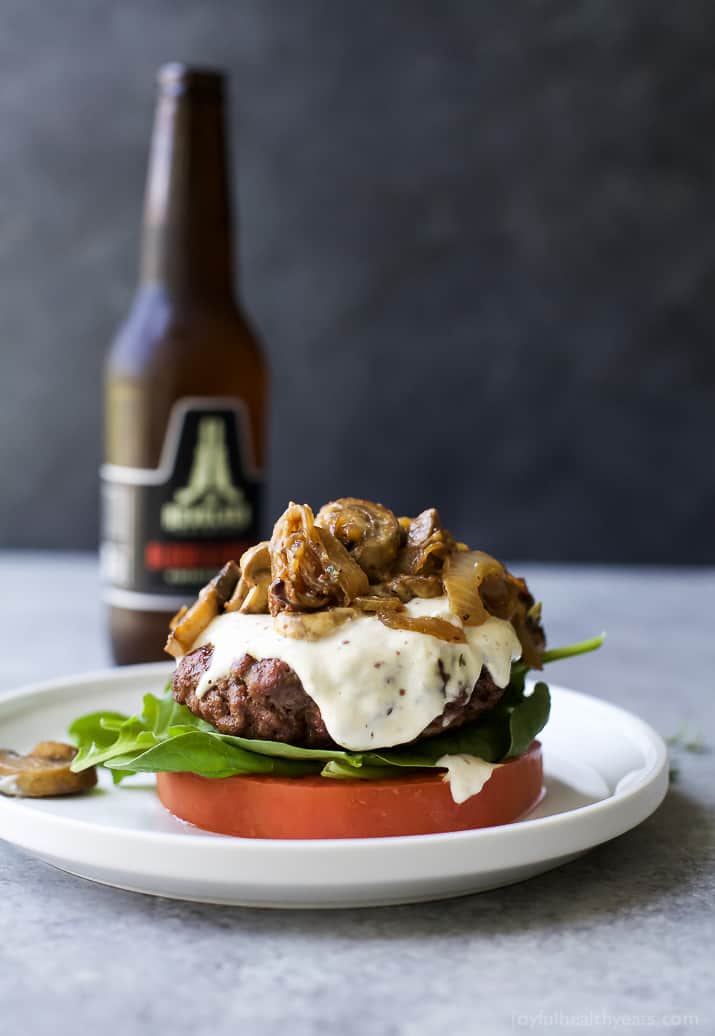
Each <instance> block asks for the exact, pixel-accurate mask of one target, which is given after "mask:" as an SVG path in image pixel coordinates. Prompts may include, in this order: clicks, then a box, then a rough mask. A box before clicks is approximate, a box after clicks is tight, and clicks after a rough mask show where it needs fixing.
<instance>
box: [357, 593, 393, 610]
mask: <svg viewBox="0 0 715 1036" xmlns="http://www.w3.org/2000/svg"><path fill="white" fill-rule="evenodd" d="M353 605H354V606H355V607H356V608H359V609H360V611H362V612H380V611H391V612H399V611H402V601H401V600H400V598H399V597H392V596H388V595H386V594H364V595H363V596H361V597H356V598H355V600H354V601H353Z"/></svg>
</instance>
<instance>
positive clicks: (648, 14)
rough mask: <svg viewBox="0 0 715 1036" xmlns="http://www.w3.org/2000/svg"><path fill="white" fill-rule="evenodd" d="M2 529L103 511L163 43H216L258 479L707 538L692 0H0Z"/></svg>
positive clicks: (713, 313)
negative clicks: (263, 442)
mask: <svg viewBox="0 0 715 1036" xmlns="http://www.w3.org/2000/svg"><path fill="white" fill-rule="evenodd" d="M0 25H1V31H0V348H1V349H2V371H1V379H0V479H1V480H2V487H3V491H2V504H0V544H3V545H6V546H7V545H22V546H25V545H29V546H32V545H42V546H90V545H92V544H94V542H95V537H96V486H95V483H96V467H97V463H98V460H99V456H100V406H101V404H100V378H101V365H102V360H103V354H104V352H105V349H106V346H107V343H108V341H109V339H110V337H111V334H112V332H113V329H114V327H115V326H116V324H117V323H118V322H119V321H120V320H121V318H122V316H123V314H124V313H125V312H126V310H127V307H128V306H129V303H130V298H131V294H132V289H133V284H134V278H135V270H136V250H137V241H138V228H139V218H140V205H141V194H142V189H143V178H144V171H145V161H146V152H147V145H148V138H149V132H150V125H151V116H152V106H153V75H154V70H155V67H156V66H157V65H158V64H160V63H161V62H162V61H164V60H167V59H173V58H176V59H183V60H189V61H195V62H204V63H218V64H221V65H224V66H226V67H227V68H229V69H230V71H231V73H232V82H233V102H234V104H233V122H234V151H235V155H236V163H235V164H236V173H237V175H236V184H237V190H238V194H239V202H240V209H241V253H242V259H243V270H242V277H241V280H242V290H243V294H244V297H245V299H246V300H247V304H248V308H249V310H250V311H251V313H252V314H253V317H254V319H255V321H256V323H257V324H258V325H259V327H260V328H261V330H262V332H263V335H264V337H265V340H266V342H267V343H268V348H269V352H270V357H271V361H272V364H273V367H274V372H275V384H274V409H273V433H274V434H273V442H274V448H273V466H272V471H271V501H272V509H273V510H274V511H275V510H278V509H279V508H280V507H281V506H282V505H283V503H284V502H285V501H286V499H287V498H288V497H289V496H292V497H295V498H297V499H300V500H303V499H307V500H310V501H312V502H314V503H316V504H319V503H320V502H321V501H323V500H324V499H326V498H327V497H330V496H332V495H336V494H344V493H351V494H360V495H367V496H376V497H379V498H382V499H383V500H384V501H385V502H387V503H390V504H392V505H393V506H394V507H395V508H397V509H398V510H400V511H406V512H409V511H415V510H416V509H419V508H421V507H422V506H424V505H425V504H428V503H432V502H436V503H438V504H440V505H441V508H442V511H443V513H444V515H445V518H446V519H448V521H449V522H450V523H451V524H452V525H453V526H454V528H455V530H456V531H457V532H458V533H459V534H461V535H462V536H464V537H469V538H471V539H472V540H474V541H476V542H477V543H478V545H480V546H484V547H485V548H487V549H491V550H493V551H494V552H496V553H503V554H507V555H511V556H515V555H519V556H521V557H538V558H582V559H598V558H602V559H613V560H634V561H645V560H666V561H674V560H685V561H695V560H710V561H713V560H715V539H714V537H713V515H714V512H715V463H714V461H713V432H714V431H715V347H714V345H713V342H714V341H715V305H714V301H713V277H714V275H715V233H714V229H715V227H714V220H713V217H714V216H715V182H714V177H713V172H714V169H713V167H714V165H715V5H714V4H712V3H711V2H709V0H703V2H700V0H688V2H687V3H681V4H673V3H671V2H669V0H668V2H656V0H627V2H617V0H611V2H610V3H608V2H598V0H591V2H587V0H580V2H579V0H564V2H551V3H546V2H540V3H536V2H522V3H518V2H508V3H491V2H488V0H464V2H461V3H460V2H444V0H441V2H439V3H437V2H435V0H401V2H393V3H388V4H382V3H374V4H363V3H355V2H351V3H350V2H347V0H345V2H336V0H324V2H320V0H301V2H300V3H290V2H288V0H240V2H239V0H225V2H222V0H203V2H202V3H197V2H195V0H160V2H159V0H155V2H152V3H143V2H140V0H123V2H122V3H109V2H104V3H101V2H96V0H95V2H91V3H90V2H88V3H82V2H79V0H72V2H66V0H65V2H63V3H56V4H55V3H48V2H45V3H37V2H28V0H1V2H0Z"/></svg>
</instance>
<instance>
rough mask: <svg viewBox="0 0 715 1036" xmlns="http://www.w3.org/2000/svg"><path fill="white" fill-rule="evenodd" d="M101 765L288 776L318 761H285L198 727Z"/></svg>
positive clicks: (204, 773) (312, 767)
mask: <svg viewBox="0 0 715 1036" xmlns="http://www.w3.org/2000/svg"><path fill="white" fill-rule="evenodd" d="M174 729H176V728H174ZM105 765H106V766H107V767H108V768H109V769H111V770H114V769H117V770H120V771H121V772H123V773H187V772H188V773H196V774H198V775H199V776H200V777H232V776H235V775H236V774H242V773H274V774H285V775H287V776H291V777H292V776H300V775H302V774H305V773H317V772H319V770H320V766H319V765H318V766H316V765H315V764H312V763H307V764H306V763H299V762H287V761H286V760H284V759H269V758H268V757H267V756H259V755H256V754H254V753H253V752H245V751H244V750H243V749H242V748H238V747H236V746H235V745H230V744H227V743H226V742H225V741H224V740H223V739H222V738H220V737H214V736H213V735H212V734H208V733H205V732H204V731H201V730H196V731H188V732H184V733H180V734H176V735H174V736H173V737H172V736H170V737H169V738H167V740H165V741H161V742H159V744H156V745H154V746H153V747H151V748H148V749H147V750H146V751H145V752H141V753H140V754H139V755H135V756H134V757H133V758H131V757H127V756H125V757H119V758H117V759H114V760H111V759H110V760H108V761H107V762H106V764H105Z"/></svg>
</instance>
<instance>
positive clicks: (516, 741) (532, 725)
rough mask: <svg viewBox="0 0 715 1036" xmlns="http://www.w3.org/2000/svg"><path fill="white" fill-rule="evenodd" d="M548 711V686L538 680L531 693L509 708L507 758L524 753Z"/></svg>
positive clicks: (546, 721) (549, 701)
mask: <svg viewBox="0 0 715 1036" xmlns="http://www.w3.org/2000/svg"><path fill="white" fill-rule="evenodd" d="M550 711H551V695H550V694H549V688H548V687H547V686H546V684H545V683H542V682H541V681H540V682H539V683H537V684H536V685H535V687H534V689H533V691H532V692H531V694H530V695H529V696H528V697H527V698H524V700H523V701H522V702H520V703H519V705H517V706H516V707H515V708H513V709H512V710H511V713H510V715H509V750H508V751H507V753H506V758H507V759H513V758H514V757H515V756H517V755H523V754H524V752H525V751H526V750H527V748H528V747H529V745H530V744H531V742H532V741H533V740H534V738H535V737H536V735H537V734H538V733H539V732H540V731H542V730H543V729H544V727H545V726H546V724H547V723H548V721H549V713H550ZM487 762H491V760H487Z"/></svg>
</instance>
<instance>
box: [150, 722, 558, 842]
mask: <svg viewBox="0 0 715 1036" xmlns="http://www.w3.org/2000/svg"><path fill="white" fill-rule="evenodd" d="M443 773H444V771H442V770H439V771H435V772H430V773H427V774H425V773H421V774H419V775H410V776H405V777H395V778H390V779H389V780H377V781H361V780H334V779H328V778H325V777H319V776H310V777H266V776H253V775H245V776H241V777H223V778H207V777H198V776H196V774H193V773H160V774H158V775H157V787H158V791H159V798H160V799H161V801H162V803H163V804H164V806H166V808H167V809H168V810H169V811H170V812H171V813H173V814H174V816H177V817H179V818H180V819H181V820H187V821H188V822H189V823H191V824H194V825H196V826H197V827H201V828H203V829H204V830H206V831H214V832H217V833H218V834H223V835H236V836H239V837H242V838H385V837H389V836H391V835H424V834H436V833H439V832H444V831H464V830H469V829H471V828H478V827H493V826H496V825H500V824H509V823H511V822H512V821H514V820H517V819H518V818H519V817H521V816H523V815H524V814H525V813H527V812H528V811H529V810H530V809H532V807H533V806H535V805H536V803H537V802H538V801H539V799H540V798H541V794H542V782H543V764H542V758H541V745H540V743H539V742H538V741H534V742H533V743H532V745H531V747H530V748H529V749H528V751H527V752H526V753H525V754H524V755H522V756H520V757H519V758H518V759H512V760H510V761H509V762H508V763H505V764H504V765H503V766H500V767H498V768H497V769H496V770H495V771H494V772H493V774H492V776H491V777H490V779H489V780H488V781H487V783H486V784H485V785H484V787H483V788H482V790H481V791H480V792H479V794H478V795H473V796H472V797H471V798H470V799H467V801H466V802H463V803H461V804H459V805H458V804H457V803H456V802H455V801H454V800H453V798H452V793H451V791H450V788H449V785H448V784H446V783H445V781H443V779H442V777H443Z"/></svg>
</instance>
